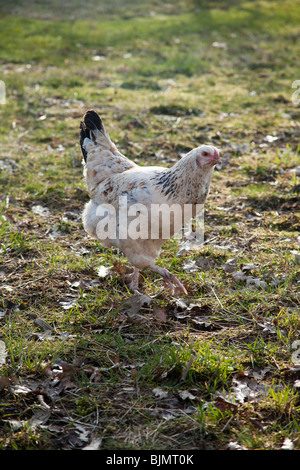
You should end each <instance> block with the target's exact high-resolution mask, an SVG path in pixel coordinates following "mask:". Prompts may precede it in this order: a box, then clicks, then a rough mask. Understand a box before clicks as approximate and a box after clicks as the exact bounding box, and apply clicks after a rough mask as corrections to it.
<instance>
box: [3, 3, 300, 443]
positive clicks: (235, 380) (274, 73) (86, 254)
mask: <svg viewBox="0 0 300 470" xmlns="http://www.w3.org/2000/svg"><path fill="white" fill-rule="evenodd" d="M0 9H1V19H0V44H1V49H0V79H1V80H2V85H3V82H4V84H5V92H6V103H5V104H1V105H0V114H1V120H0V132H1V137H0V139H1V158H0V180H1V195H0V223H1V225H0V237H1V238H0V243H1V245H0V246H1V248H0V263H1V264H0V279H1V285H0V301H1V303H0V403H1V406H0V448H1V449H82V448H85V447H86V446H92V447H93V448H100V449H135V450H137V449H169V450H171V449H177V450H179V449H181V450H187V449H201V450H202V449H205V450H206V449H216V450H220V449H236V448H241V449H282V448H294V449H299V448H300V441H299V411H300V400H299V374H300V368H299V362H300V361H299V357H298V356H299V353H298V351H299V343H298V344H297V343H296V341H297V340H298V338H299V326H300V325H299V241H300V239H299V227H300V222H299V202H298V196H299V178H298V176H299V169H298V170H297V166H299V136H300V130H299V129H300V128H299V122H300V119H299V118H300V108H299V103H298V100H297V84H296V85H295V87H296V88H293V83H294V82H295V81H296V80H299V79H300V75H299V69H298V68H297V67H298V53H299V51H298V44H297V42H298V39H299V34H300V26H299V25H300V9H299V6H297V5H296V3H295V2H292V1H289V0H284V1H280V2H279V1H274V0H272V1H268V2H267V1H251V2H250V1H242V0H241V1H234V2H230V3H229V2H224V1H221V0H220V1H217V0H216V1H212V2H206V1H196V0H194V1H192V0H190V1H188V0H186V1H178V2H175V1H173V0H171V1H169V2H168V3H166V4H163V3H162V2H156V1H151V2H150V1H148V0H143V1H141V2H139V3H138V6H137V5H136V3H135V2H131V1H126V0H125V1H123V2H122V5H120V2H110V6H109V5H108V4H107V2H96V1H95V0H88V1H86V2H84V4H82V3H80V2H78V1H77V0H74V1H71V2H67V3H66V4H64V3H62V2H57V1H54V0H52V1H50V2H46V3H43V2H38V1H37V0H36V1H34V0H30V1H29V2H28V1H26V2H25V1H22V0H20V1H18V2H14V4H13V6H12V5H11V3H10V2H2V5H1V7H0ZM2 89H3V87H2ZM90 108H93V109H96V110H97V111H98V112H99V113H100V114H101V116H102V118H103V120H104V122H105V125H106V127H107V129H108V131H109V132H110V134H111V137H112V138H113V140H114V141H115V142H116V143H117V145H118V147H119V148H120V150H121V151H122V152H123V153H125V154H126V155H127V156H128V157H129V158H131V159H133V160H134V161H135V162H137V163H139V164H141V165H149V164H151V165H152V164H158V165H165V166H170V165H172V164H173V163H174V162H176V161H177V160H178V158H180V156H181V155H183V154H184V153H186V152H187V151H189V150H190V149H192V148H193V147H195V146H198V145H200V144H202V143H209V144H213V145H215V146H217V147H218V148H219V149H220V150H221V154H222V160H223V163H222V166H221V167H220V168H217V169H216V171H215V172H214V175H213V179H212V184H211V192H210V195H209V198H208V200H207V204H206V207H205V244H204V246H203V248H202V250H201V251H200V252H187V253H183V254H182V253H181V254H180V253H179V250H180V245H179V241H178V240H170V241H169V242H168V243H166V244H165V245H164V246H163V250H162V255H161V257H160V259H159V261H158V263H159V264H160V265H161V266H164V267H167V268H168V269H170V270H171V271H172V272H173V273H174V274H176V275H177V276H178V277H179V279H180V280H181V282H183V283H184V285H185V286H186V288H187V290H188V295H181V296H173V295H171V293H170V292H169V291H168V288H167V286H166V285H164V283H163V281H162V280H161V278H159V276H156V275H155V274H153V273H151V272H146V271H145V272H144V273H143V278H142V283H141V290H142V292H143V295H144V296H143V297H139V296H132V294H130V292H129V291H128V289H127V285H126V282H125V276H126V273H127V272H129V271H130V269H131V267H130V265H129V264H128V262H127V260H126V258H124V256H123V255H122V254H121V253H119V252H118V251H117V250H114V249H112V250H106V249H104V248H103V247H102V246H101V245H100V244H99V243H97V242H95V241H93V240H91V239H89V238H88V237H87V235H86V234H85V232H84V230H83V227H82V222H81V211H82V209H83V206H84V204H85V202H86V201H87V200H88V194H87V191H86V186H85V183H84V181H83V177H82V165H81V155H80V148H79V145H78V132H79V122H80V120H81V118H82V115H83V114H84V112H85V111H86V110H87V109H90ZM297 348H298V349H297ZM297 364H298V365H297Z"/></svg>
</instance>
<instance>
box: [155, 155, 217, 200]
mask: <svg viewBox="0 0 300 470" xmlns="http://www.w3.org/2000/svg"><path fill="white" fill-rule="evenodd" d="M184 160H185V158H183V159H182V160H180V161H179V162H177V163H176V165H174V166H173V167H172V168H169V169H167V170H165V171H164V172H163V173H160V174H159V175H157V185H158V186H159V187H160V189H161V191H162V193H163V194H164V195H165V196H167V197H168V198H169V200H170V201H172V203H178V204H204V202H205V200H206V198H207V196H208V193H209V186H210V180H211V176H212V173H213V167H210V168H206V169H202V170H201V169H198V168H196V169H195V168H193V166H192V165H191V164H190V162H189V161H184Z"/></svg>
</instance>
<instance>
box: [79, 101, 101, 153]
mask: <svg viewBox="0 0 300 470" xmlns="http://www.w3.org/2000/svg"><path fill="white" fill-rule="evenodd" d="M80 129H81V131H80V141H79V143H80V147H81V151H82V155H83V158H84V161H85V162H86V160H87V152H86V150H85V149H84V148H83V141H84V139H85V138H86V137H87V138H88V139H90V138H91V137H93V134H92V132H90V131H93V130H96V129H98V130H99V131H102V130H103V124H102V121H101V118H100V116H99V114H98V113H96V111H93V110H92V109H91V110H90V111H87V112H86V113H85V115H84V117H83V122H82V121H81V123H80Z"/></svg>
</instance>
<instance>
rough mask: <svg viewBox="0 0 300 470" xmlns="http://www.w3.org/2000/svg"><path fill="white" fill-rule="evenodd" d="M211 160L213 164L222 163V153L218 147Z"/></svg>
mask: <svg viewBox="0 0 300 470" xmlns="http://www.w3.org/2000/svg"><path fill="white" fill-rule="evenodd" d="M210 162H211V163H212V164H213V165H218V163H221V158H220V154H219V152H218V150H217V149H215V150H214V153H213V155H211V157H210Z"/></svg>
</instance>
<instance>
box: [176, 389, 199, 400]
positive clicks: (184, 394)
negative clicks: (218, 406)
mask: <svg viewBox="0 0 300 470" xmlns="http://www.w3.org/2000/svg"><path fill="white" fill-rule="evenodd" d="M178 395H179V396H180V398H181V399H182V400H187V399H189V400H195V399H196V397H195V396H194V395H193V394H192V393H191V392H189V391H188V390H178Z"/></svg>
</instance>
